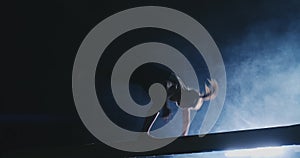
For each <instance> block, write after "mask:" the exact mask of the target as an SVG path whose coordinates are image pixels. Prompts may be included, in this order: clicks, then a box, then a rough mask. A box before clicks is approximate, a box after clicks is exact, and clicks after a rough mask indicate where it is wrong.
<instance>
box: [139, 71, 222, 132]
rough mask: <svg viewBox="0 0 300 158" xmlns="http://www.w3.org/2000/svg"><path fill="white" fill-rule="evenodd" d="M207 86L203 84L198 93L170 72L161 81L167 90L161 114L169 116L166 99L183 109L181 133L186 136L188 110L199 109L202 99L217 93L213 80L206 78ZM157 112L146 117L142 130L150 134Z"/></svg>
mask: <svg viewBox="0 0 300 158" xmlns="http://www.w3.org/2000/svg"><path fill="white" fill-rule="evenodd" d="M208 82H209V84H210V85H209V86H207V85H206V84H205V92H204V93H200V92H198V91H196V90H195V89H193V88H189V87H187V86H186V85H185V84H184V83H183V81H182V80H181V79H180V78H179V77H178V76H176V75H175V74H174V73H172V74H171V75H170V77H169V79H168V80H167V81H165V82H163V85H164V87H165V88H166V90H167V100H166V102H165V104H164V106H163V108H162V116H163V117H164V118H167V117H169V115H170V113H171V111H170V109H169V108H168V106H167V102H168V101H172V102H175V104H176V105H177V106H178V107H179V108H180V109H182V110H183V135H184V136H186V135H187V134H188V131H189V127H190V111H191V110H199V109H200V108H201V106H202V104H203V102H204V101H209V100H211V99H214V98H215V97H216V95H217V91H218V84H217V82H216V81H215V80H208ZM182 93H184V95H185V98H184V100H182V99H181V94H182ZM158 115H159V112H158V113H157V114H155V115H153V116H150V117H147V118H146V120H145V123H144V127H143V130H144V131H147V132H148V134H149V135H150V133H149V132H150V130H151V128H152V126H153V124H154V122H155V120H156V119H157V117H158Z"/></svg>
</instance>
